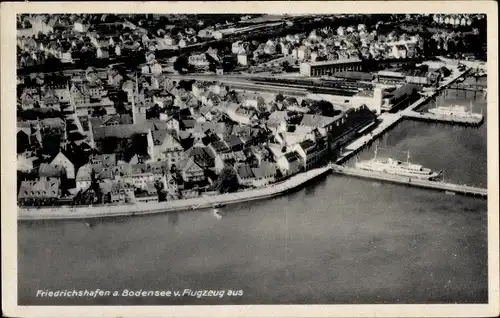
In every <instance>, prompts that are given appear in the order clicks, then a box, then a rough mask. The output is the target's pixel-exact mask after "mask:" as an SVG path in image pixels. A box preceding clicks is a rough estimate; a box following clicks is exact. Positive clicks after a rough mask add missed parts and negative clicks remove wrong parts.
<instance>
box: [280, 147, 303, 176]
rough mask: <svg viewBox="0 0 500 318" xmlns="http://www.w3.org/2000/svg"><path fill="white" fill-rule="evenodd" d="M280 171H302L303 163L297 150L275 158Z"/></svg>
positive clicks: (293, 172)
mask: <svg viewBox="0 0 500 318" xmlns="http://www.w3.org/2000/svg"><path fill="white" fill-rule="evenodd" d="M276 164H277V165H278V167H279V169H280V170H281V173H282V174H283V175H290V176H291V175H294V174H297V173H299V172H300V171H302V169H303V163H302V160H301V157H300V155H299V153H298V152H297V151H290V152H287V153H284V154H283V155H282V156H280V157H279V158H278V160H276Z"/></svg>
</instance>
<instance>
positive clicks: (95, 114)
mask: <svg viewBox="0 0 500 318" xmlns="http://www.w3.org/2000/svg"><path fill="white" fill-rule="evenodd" d="M107 113H108V112H107V111H106V109H105V108H104V107H102V106H99V107H96V108H94V110H93V111H92V117H102V116H105V115H107Z"/></svg>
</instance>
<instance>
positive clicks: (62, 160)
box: [50, 151, 75, 179]
mask: <svg viewBox="0 0 500 318" xmlns="http://www.w3.org/2000/svg"><path fill="white" fill-rule="evenodd" d="M50 164H51V165H52V166H54V167H55V168H56V169H58V168H59V167H62V168H64V170H65V171H66V177H67V178H68V179H75V165H74V164H73V163H72V162H71V161H70V160H69V159H68V157H66V156H65V155H64V153H62V152H61V151H60V152H59V153H58V154H57V155H56V156H55V157H54V159H52V161H51V162H50Z"/></svg>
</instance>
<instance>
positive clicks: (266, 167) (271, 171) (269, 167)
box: [251, 161, 276, 187]
mask: <svg viewBox="0 0 500 318" xmlns="http://www.w3.org/2000/svg"><path fill="white" fill-rule="evenodd" d="M251 169H252V173H253V176H254V177H253V185H254V186H255V187H258V186H264V185H266V184H269V183H272V182H274V181H275V180H276V164H275V163H273V162H268V161H263V162H261V163H260V165H259V166H258V167H252V168H251Z"/></svg>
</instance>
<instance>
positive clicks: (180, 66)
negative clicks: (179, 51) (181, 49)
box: [174, 55, 189, 73]
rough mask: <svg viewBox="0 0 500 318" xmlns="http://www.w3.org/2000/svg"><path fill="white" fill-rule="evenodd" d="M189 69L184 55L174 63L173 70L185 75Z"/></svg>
mask: <svg viewBox="0 0 500 318" xmlns="http://www.w3.org/2000/svg"><path fill="white" fill-rule="evenodd" d="M188 69H189V62H188V58H187V56H186V55H181V56H179V57H178V58H177V59H176V60H175V62H174V70H176V71H177V72H179V73H185V72H186V71H187V70H188Z"/></svg>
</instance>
